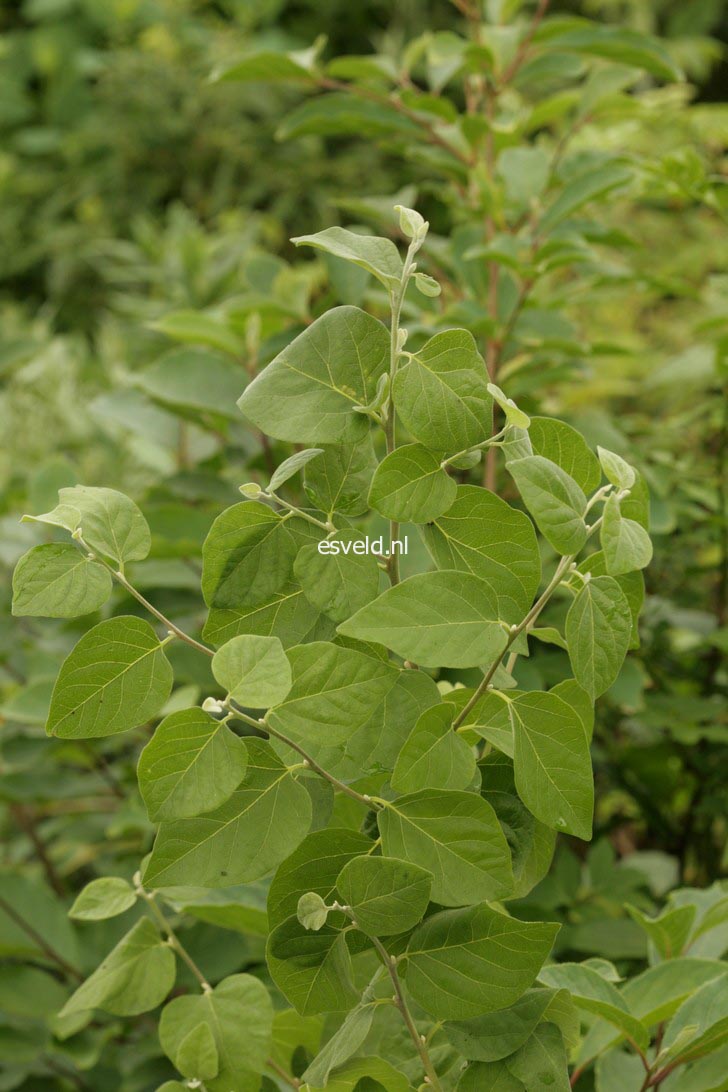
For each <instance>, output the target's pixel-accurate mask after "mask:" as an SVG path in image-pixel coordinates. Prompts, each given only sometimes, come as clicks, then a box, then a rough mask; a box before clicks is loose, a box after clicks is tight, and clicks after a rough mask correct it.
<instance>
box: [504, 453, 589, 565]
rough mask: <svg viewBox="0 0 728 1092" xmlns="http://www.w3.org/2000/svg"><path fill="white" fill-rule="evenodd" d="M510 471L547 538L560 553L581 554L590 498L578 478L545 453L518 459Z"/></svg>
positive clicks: (509, 466) (512, 463) (510, 466)
mask: <svg viewBox="0 0 728 1092" xmlns="http://www.w3.org/2000/svg"><path fill="white" fill-rule="evenodd" d="M508 470H509V471H510V473H511V477H512V478H513V480H514V481H515V483H516V485H517V486H518V491H519V492H520V494H521V496H522V497H523V500H524V503H525V505H526V507H527V508H528V510H529V512H530V513H531V515H532V516H533V518H534V519H535V521H536V525H537V526H538V529H539V530H540V531H541V534H542V535H543V536H544V538H545V539H546V541H547V542H549V543H550V545H551V546H553V548H554V549H555V550H556V551H557V553H560V554H575V553H578V552H579V550H580V549H581V548H582V546H583V545H584V543H585V542H586V536H587V532H586V524H585V523H584V513H585V511H586V497H585V496H584V493H583V491H582V490H581V489H580V488H579V486H578V485H577V484H576V482H575V481H574V479H573V478H572V477H571V476H570V475H569V474H567V473H566V471H565V470H562V469H561V467H560V466H558V465H557V464H556V463H553V462H551V461H550V460H549V459H544V457H543V456H542V455H529V456H527V457H526V458H525V459H516V460H515V461H514V462H510V463H509V464H508Z"/></svg>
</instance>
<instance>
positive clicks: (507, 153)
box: [496, 148, 550, 428]
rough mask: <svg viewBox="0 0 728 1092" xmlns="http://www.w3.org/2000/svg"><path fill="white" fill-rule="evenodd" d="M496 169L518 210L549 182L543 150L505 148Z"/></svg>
mask: <svg viewBox="0 0 728 1092" xmlns="http://www.w3.org/2000/svg"><path fill="white" fill-rule="evenodd" d="M496 169H497V172H498V174H499V176H500V177H501V178H502V179H503V183H504V186H505V192H506V198H507V199H508V201H509V202H510V203H511V204H513V205H516V206H517V207H519V208H524V209H526V208H528V207H529V206H530V203H531V201H533V199H534V198H537V197H540V196H541V194H542V193H543V191H544V190H545V189H546V186H547V184H548V181H549V173H550V164H549V159H548V156H547V154H546V152H545V150H544V149H543V148H505V149H504V150H503V151H502V152H501V153H500V155H499V156H498V164H497V168H496ZM523 427H524V428H527V427H528V426H527V425H524V426H523Z"/></svg>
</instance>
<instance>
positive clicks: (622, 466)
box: [597, 447, 637, 489]
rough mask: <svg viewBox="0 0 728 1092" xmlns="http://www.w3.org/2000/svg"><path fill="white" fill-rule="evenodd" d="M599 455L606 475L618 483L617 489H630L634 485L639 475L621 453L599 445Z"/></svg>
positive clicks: (611, 480)
mask: <svg viewBox="0 0 728 1092" xmlns="http://www.w3.org/2000/svg"><path fill="white" fill-rule="evenodd" d="M597 455H598V456H599V462H600V464H601V468H602V470H603V471H604V476H605V478H607V480H608V481H610V482H611V483H612V485H616V487H617V489H630V488H631V487H632V486H633V485H634V483H635V479H636V477H637V475H636V473H635V469H634V467H632V466H630V465H629V463H628V462H625V460H624V459H623V458H622V456H621V455H617V454H616V453H615V452H614V451H610V450H609V448H606V447H598V448H597Z"/></svg>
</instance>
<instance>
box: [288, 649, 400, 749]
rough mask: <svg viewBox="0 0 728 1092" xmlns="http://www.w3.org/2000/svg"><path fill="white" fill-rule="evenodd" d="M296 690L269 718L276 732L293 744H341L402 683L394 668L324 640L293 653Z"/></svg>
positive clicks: (294, 687) (295, 650)
mask: <svg viewBox="0 0 728 1092" xmlns="http://www.w3.org/2000/svg"><path fill="white" fill-rule="evenodd" d="M288 658H289V660H290V662H291V669H292V671H293V685H292V687H291V689H290V691H289V693H288V695H287V697H286V699H285V700H284V701H283V702H281V704H280V705H277V706H276V707H275V709H272V710H271V712H270V713H269V714H268V718H269V721H270V725H271V727H272V728H275V729H277V730H278V731H280V732H283V733H285V735H287V736H289V737H290V738H292V739H295V740H300V741H305V740H312V741H321V742H322V743H326V744H330V743H337V742H342V741H343V740H345V739H347V738H348V737H349V736H350V735H352V733H353V732H355V731H356V730H357V728H360V727H361V725H362V724H365V723H366V721H368V720H369V718H370V717H371V716H372V714H373V712H374V711H375V709H376V708H377V706H378V705H379V704H380V703H381V701H382V699H383V698H384V697H385V696H386V694H388V693H389V691H390V690H391V689H392V687H393V686H394V685H395V683H396V682H397V679H398V677H399V672H398V670H397V668H395V667H394V666H393V665H392V664H390V663H385V662H384V661H382V660H379V659H375V658H374V657H373V656H367V655H366V654H365V653H362V652H357V651H355V650H354V649H351V648H340V647H339V646H338V645H332V644H329V643H327V642H323V641H314V642H312V643H311V644H308V645H299V646H298V647H297V648H292V649H291V650H290V651H289V653H288Z"/></svg>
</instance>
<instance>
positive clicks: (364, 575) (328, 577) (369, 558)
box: [293, 530, 379, 622]
mask: <svg viewBox="0 0 728 1092" xmlns="http://www.w3.org/2000/svg"><path fill="white" fill-rule="evenodd" d="M362 539H363V536H362V534H361V532H360V531H354V530H344V531H337V532H336V543H338V544H339V546H338V550H337V552H336V553H332V552H331V550H332V548H333V546H332V545H331V544H330V545H328V546H326V547H324V549H325V550H326V551H327V552H325V553H322V552H321V550H320V549H319V545H320V544H319V543H317V544H316V545H311V546H304V547H303V549H302V550H299V552H298V556H297V557H296V560H295V562H294V564H293V571H294V574H295V576H296V579H297V580H298V581H299V583H300V585H301V587H302V588H303V592H304V595H305V596H306V598H307V599H308V601H309V602H310V603H311V604H312V606H314V607H316V609H317V610H320V611H321V612H322V614H325V615H326V616H327V618H331V619H332V621H334V622H343V621H344V620H345V619H346V618H350V617H351V615H352V614H354V613H355V612H356V611H358V610H360V609H361V608H362V607H363V606H365V605H366V604H367V603H370V602H371V601H372V599H375V598H376V595H377V592H378V591H379V565H378V563H377V559H376V557H374V556H373V555H372V554H368V553H360V554H359V553H353V552H352V551H353V544H354V543H355V542H361V541H362ZM324 541H325V540H324ZM345 550H346V552H344V551H345Z"/></svg>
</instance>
